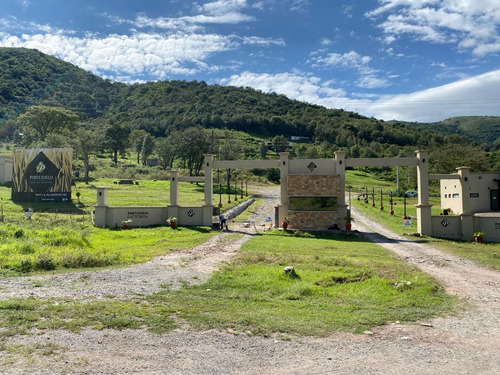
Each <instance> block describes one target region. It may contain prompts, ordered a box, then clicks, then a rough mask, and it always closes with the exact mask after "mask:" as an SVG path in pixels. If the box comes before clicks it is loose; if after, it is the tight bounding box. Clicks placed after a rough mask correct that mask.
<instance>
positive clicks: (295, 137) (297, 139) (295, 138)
mask: <svg viewBox="0 0 500 375" xmlns="http://www.w3.org/2000/svg"><path fill="white" fill-rule="evenodd" d="M290 140H291V141H292V142H309V140H310V138H309V137H299V136H298V135H292V136H291V137H290Z"/></svg>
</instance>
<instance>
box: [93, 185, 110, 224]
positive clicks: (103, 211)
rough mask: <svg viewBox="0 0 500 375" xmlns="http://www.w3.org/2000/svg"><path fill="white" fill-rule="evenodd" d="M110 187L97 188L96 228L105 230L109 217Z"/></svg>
mask: <svg viewBox="0 0 500 375" xmlns="http://www.w3.org/2000/svg"><path fill="white" fill-rule="evenodd" d="M107 209H108V187H107V186H98V187H97V204H96V206H95V218H94V220H95V226H96V227H98V228H105V227H106V224H107V215H108V210H107Z"/></svg>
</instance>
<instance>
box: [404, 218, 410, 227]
mask: <svg viewBox="0 0 500 375" xmlns="http://www.w3.org/2000/svg"><path fill="white" fill-rule="evenodd" d="M403 227H405V228H411V219H403Z"/></svg>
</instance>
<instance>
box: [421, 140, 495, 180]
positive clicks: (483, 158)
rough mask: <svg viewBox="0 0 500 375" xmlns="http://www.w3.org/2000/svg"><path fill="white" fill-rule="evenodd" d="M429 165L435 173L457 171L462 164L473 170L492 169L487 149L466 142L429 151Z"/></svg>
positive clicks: (483, 170)
mask: <svg viewBox="0 0 500 375" xmlns="http://www.w3.org/2000/svg"><path fill="white" fill-rule="evenodd" d="M429 166H430V169H431V171H432V172H433V173H455V172H456V168H458V167H461V166H466V167H470V168H471V171H472V172H486V171H489V170H490V163H489V160H488V156H487V154H486V151H484V150H481V149H480V148H477V147H473V146H470V145H466V144H455V145H448V146H444V147H441V148H438V149H436V150H433V151H432V152H430V153H429Z"/></svg>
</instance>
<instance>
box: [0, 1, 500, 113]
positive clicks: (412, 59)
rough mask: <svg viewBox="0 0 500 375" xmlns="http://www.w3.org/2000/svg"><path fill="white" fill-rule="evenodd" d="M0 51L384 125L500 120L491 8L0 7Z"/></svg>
mask: <svg viewBox="0 0 500 375" xmlns="http://www.w3.org/2000/svg"><path fill="white" fill-rule="evenodd" d="M0 46H5V47H27V48H36V49H38V50H40V51H42V52H44V53H47V54H50V55H54V56H56V57H59V58H61V59H63V60H65V61H68V62H71V63H73V64H75V65H77V66H79V67H81V68H83V69H86V70H88V71H91V72H93V73H95V74H97V75H99V76H101V77H104V78H109V79H113V80H117V81H122V82H128V83H131V82H144V81H155V80H174V79H177V80H198V81H201V80H203V81H206V82H207V83H208V84H220V85H236V86H245V87H246V86H250V87H253V88H256V89H259V90H262V91H264V92H272V91H274V92H276V93H279V94H285V95H286V96H288V97H290V98H294V99H297V100H301V101H305V102H309V103H315V104H320V105H324V106H326V107H329V108H344V109H346V110H352V111H356V112H359V113H360V114H362V115H365V116H373V117H376V118H379V119H384V120H391V119H398V120H405V121H423V122H430V121H439V120H443V119H445V118H448V117H452V116H459V115H496V116H498V115H500V1H499V0H378V1H377V0H373V1H368V0H359V1H347V0H339V1H337V0H322V1H319V0H208V1H201V0H200V1H197V2H193V1H183V0H163V1H158V0H156V1H154V0H141V1H137V0H133V1H132V0H112V1H111V0H97V1H95V0H80V1H75V0H1V2H0Z"/></svg>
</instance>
